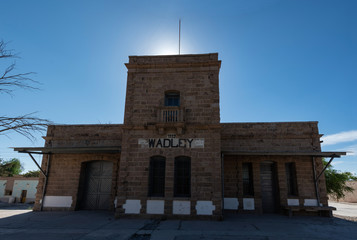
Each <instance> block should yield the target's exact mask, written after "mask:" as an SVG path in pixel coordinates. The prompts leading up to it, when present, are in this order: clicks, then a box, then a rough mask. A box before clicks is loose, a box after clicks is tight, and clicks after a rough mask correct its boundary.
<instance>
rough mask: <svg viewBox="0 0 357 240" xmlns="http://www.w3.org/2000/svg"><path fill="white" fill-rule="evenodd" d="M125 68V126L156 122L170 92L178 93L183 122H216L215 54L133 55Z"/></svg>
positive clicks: (218, 62) (216, 59) (218, 63)
mask: <svg viewBox="0 0 357 240" xmlns="http://www.w3.org/2000/svg"><path fill="white" fill-rule="evenodd" d="M192 61H194V62H192ZM126 66H127V68H128V80H127V92H126V102H125V117H124V124H125V125H141V126H143V125H150V124H155V123H157V122H158V111H160V108H163V107H164V97H165V92H167V91H172V90H175V91H179V92H180V107H181V108H182V109H183V111H184V113H183V114H184V119H185V122H186V123H196V124H207V123H212V122H214V123H219V121H220V115H219V114H220V113H219V86H218V85H219V83H218V74H219V68H220V61H218V54H201V55H181V56H144V57H138V56H133V57H129V64H126Z"/></svg>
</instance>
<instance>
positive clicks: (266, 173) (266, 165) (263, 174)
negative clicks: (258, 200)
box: [260, 162, 276, 213]
mask: <svg viewBox="0 0 357 240" xmlns="http://www.w3.org/2000/svg"><path fill="white" fill-rule="evenodd" d="M260 184H261V193H262V207H263V212H264V213H274V212H275V211H276V181H275V164H274V163H273V162H263V163H261V164H260Z"/></svg>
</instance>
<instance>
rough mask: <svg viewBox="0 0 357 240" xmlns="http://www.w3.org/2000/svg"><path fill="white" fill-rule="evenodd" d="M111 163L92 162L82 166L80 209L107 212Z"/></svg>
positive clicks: (110, 184) (110, 186)
mask: <svg viewBox="0 0 357 240" xmlns="http://www.w3.org/2000/svg"><path fill="white" fill-rule="evenodd" d="M112 175H113V163H112V162H108V161H92V162H87V163H84V164H83V165H82V176H81V178H82V181H81V182H82V184H81V186H82V187H80V190H79V194H80V195H82V197H80V198H79V199H80V203H79V205H80V208H81V209H86V210H109V209H110V207H111V199H112V194H111V192H112Z"/></svg>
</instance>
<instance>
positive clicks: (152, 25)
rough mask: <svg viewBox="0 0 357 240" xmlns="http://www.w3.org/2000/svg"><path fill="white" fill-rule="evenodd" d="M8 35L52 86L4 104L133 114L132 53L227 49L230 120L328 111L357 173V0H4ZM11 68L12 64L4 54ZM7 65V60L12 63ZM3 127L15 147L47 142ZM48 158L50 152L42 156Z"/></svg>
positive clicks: (25, 63) (104, 118)
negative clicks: (129, 98) (129, 104)
mask: <svg viewBox="0 0 357 240" xmlns="http://www.w3.org/2000/svg"><path fill="white" fill-rule="evenodd" d="M1 8H2V11H1V14H0V38H1V39H3V40H4V41H5V42H8V47H9V48H11V49H14V50H15V51H16V52H17V53H18V54H19V55H20V56H21V59H18V60H17V69H16V70H17V71H18V72H29V71H33V72H36V73H37V74H36V75H34V76H33V78H34V79H35V80H37V81H39V82H41V83H42V84H41V86H40V87H41V90H40V91H24V90H18V91H16V92H15V95H14V96H13V97H10V96H8V95H6V94H0V102H1V103H2V104H1V107H0V115H9V116H15V115H20V114H23V113H30V112H38V113H37V115H38V116H40V117H43V118H48V119H50V120H52V121H53V122H55V123H58V124H98V123H122V122H123V113H124V103H125V89H126V68H125V66H124V63H126V62H127V61H128V56H129V55H159V54H177V53H178V19H179V18H181V19H182V31H181V36H182V39H181V53H182V54H196V53H210V52H218V53H219V58H220V59H221V60H222V68H221V72H220V98H221V99H220V105H221V121H222V122H273V121H319V130H320V133H322V134H324V135H325V136H324V138H323V140H324V143H323V145H322V147H323V151H349V152H350V153H349V155H348V156H346V157H342V158H340V159H336V160H334V166H335V168H337V169H339V170H343V171H352V172H354V173H357V97H356V92H357V44H356V43H357V14H356V13H357V1H354V0H351V1H348V0H261V1H258V0H249V1H248V0H246V1H239V0H237V1H213V0H205V1H192V0H191V1H168V0H166V1H135V0H134V1H109V0H104V1H99V0H98V1H90V0H85V1H73V0H72V1H68V0H61V1H59V0H58V1H55V0H54V1H48V0H42V1H39V0H32V1H26V0H22V1H20V0H2V1H1ZM0 67H2V68H3V65H0ZM2 68H1V69H2ZM42 135H43V134H37V136H38V137H37V140H36V141H35V142H31V141H29V140H27V139H26V138H25V137H22V136H19V135H16V134H14V133H12V134H9V135H8V136H1V135H0V157H1V158H5V159H9V158H11V157H18V158H20V159H21V161H22V162H23V163H24V165H25V168H26V170H30V169H36V166H35V165H34V164H33V163H32V162H31V160H30V158H29V157H28V156H27V155H24V154H16V153H15V152H13V151H12V150H11V149H9V148H8V147H20V146H27V147H31V146H43V144H44V140H43V139H42V138H41V136H42ZM37 159H38V160H40V158H39V157H37Z"/></svg>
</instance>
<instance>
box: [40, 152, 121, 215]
mask: <svg viewBox="0 0 357 240" xmlns="http://www.w3.org/2000/svg"><path fill="white" fill-rule="evenodd" d="M47 161H48V158H47V155H45V156H44V158H43V161H42V166H41V168H42V169H47ZM91 161H109V162H113V174H112V178H113V179H112V198H111V203H112V204H111V206H110V209H114V200H115V192H116V182H117V178H118V166H119V161H120V154H109V153H106V154H95V153H92V154H52V155H51V158H50V167H49V172H48V176H49V177H48V182H47V187H46V194H45V199H47V203H46V200H45V201H44V210H55V211H58V210H75V209H78V202H77V199H78V197H79V196H78V189H79V188H80V176H81V171H82V170H83V169H82V167H83V165H82V163H88V162H91ZM44 182H45V177H44V176H43V175H41V176H40V180H39V184H38V187H37V189H38V190H37V194H36V201H35V206H34V210H35V211H38V210H40V208H41V202H42V200H43V198H42V193H43V187H44Z"/></svg>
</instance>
